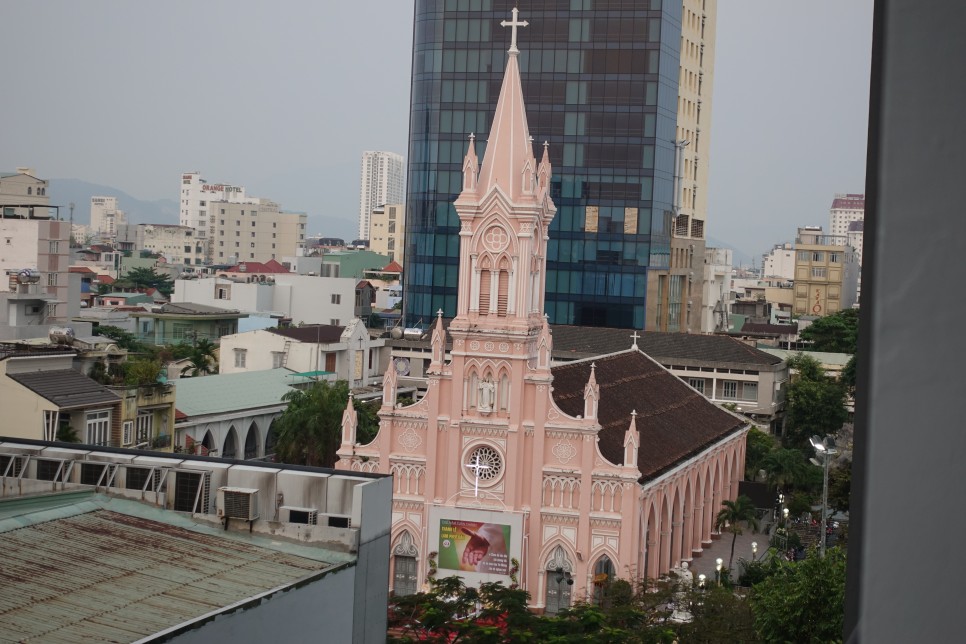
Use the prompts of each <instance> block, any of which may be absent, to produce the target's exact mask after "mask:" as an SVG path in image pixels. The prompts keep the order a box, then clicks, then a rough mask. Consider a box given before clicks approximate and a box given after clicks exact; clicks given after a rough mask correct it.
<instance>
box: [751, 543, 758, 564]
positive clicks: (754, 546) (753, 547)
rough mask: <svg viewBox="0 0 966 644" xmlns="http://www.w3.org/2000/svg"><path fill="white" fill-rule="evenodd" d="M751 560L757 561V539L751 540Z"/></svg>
mask: <svg viewBox="0 0 966 644" xmlns="http://www.w3.org/2000/svg"><path fill="white" fill-rule="evenodd" d="M751 560H752V561H758V542H757V541H752V542H751Z"/></svg>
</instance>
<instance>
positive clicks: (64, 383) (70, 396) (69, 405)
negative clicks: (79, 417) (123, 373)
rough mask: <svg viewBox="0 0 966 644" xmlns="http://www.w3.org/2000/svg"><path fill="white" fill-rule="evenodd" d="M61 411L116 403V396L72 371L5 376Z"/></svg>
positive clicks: (63, 370)
mask: <svg viewBox="0 0 966 644" xmlns="http://www.w3.org/2000/svg"><path fill="white" fill-rule="evenodd" d="M7 375H8V376H9V377H10V378H11V379H13V380H15V381H17V382H19V383H20V384H21V385H23V386H24V387H26V388H27V389H29V390H30V391H32V392H34V393H35V394H37V395H39V396H42V397H44V398H46V399H47V400H49V401H50V402H52V403H54V404H55V405H57V406H58V407H60V408H61V409H73V408H78V407H90V406H93V405H100V404H111V403H116V402H117V401H119V400H120V398H118V396H117V394H115V393H114V392H113V391H111V390H110V389H108V388H107V387H105V386H104V385H101V384H98V383H97V382H95V381H93V380H91V379H90V378H88V377H87V376H85V375H84V374H82V373H80V372H78V371H74V370H73V369H62V370H56V371H30V372H26V373H10V374H7Z"/></svg>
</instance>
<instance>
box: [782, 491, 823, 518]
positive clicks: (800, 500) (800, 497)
mask: <svg viewBox="0 0 966 644" xmlns="http://www.w3.org/2000/svg"><path fill="white" fill-rule="evenodd" d="M815 500H816V498H815V495H813V494H809V493H808V492H795V494H793V495H792V497H791V498H790V499H788V502H787V503H786V504H785V507H787V508H788V515H789V516H791V517H800V516H802V515H803V514H809V513H810V512H811V511H812V505H814V503H815Z"/></svg>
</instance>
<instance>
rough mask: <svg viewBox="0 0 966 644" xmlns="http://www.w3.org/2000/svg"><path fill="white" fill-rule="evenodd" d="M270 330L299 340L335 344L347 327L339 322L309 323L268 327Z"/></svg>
mask: <svg viewBox="0 0 966 644" xmlns="http://www.w3.org/2000/svg"><path fill="white" fill-rule="evenodd" d="M268 331H269V332H271V333H274V334H275V335H281V336H284V337H286V338H291V339H292V340H297V341H299V342H308V343H318V344H333V343H335V342H339V341H340V340H341V339H342V333H343V332H344V331H345V327H344V326H339V325H338V324H309V325H305V326H293V327H288V328H285V329H268Z"/></svg>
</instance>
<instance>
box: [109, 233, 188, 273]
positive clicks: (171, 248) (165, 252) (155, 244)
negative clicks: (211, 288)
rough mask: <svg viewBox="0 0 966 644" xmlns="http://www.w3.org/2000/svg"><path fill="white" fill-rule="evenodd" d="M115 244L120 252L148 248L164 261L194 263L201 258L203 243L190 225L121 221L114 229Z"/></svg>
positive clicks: (186, 264) (169, 262)
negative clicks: (125, 222)
mask: <svg viewBox="0 0 966 644" xmlns="http://www.w3.org/2000/svg"><path fill="white" fill-rule="evenodd" d="M116 245H117V249H118V250H122V251H139V250H149V251H151V252H152V253H157V254H159V255H161V256H163V257H164V259H165V260H166V261H167V263H168V264H184V265H185V266H195V265H198V264H203V263H204V260H205V244H204V242H202V241H201V240H199V239H198V238H197V236H196V232H195V229H194V228H191V227H190V226H175V225H172V224H135V225H129V224H125V225H122V226H120V227H119V228H118V233H117V239H116Z"/></svg>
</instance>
